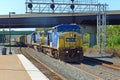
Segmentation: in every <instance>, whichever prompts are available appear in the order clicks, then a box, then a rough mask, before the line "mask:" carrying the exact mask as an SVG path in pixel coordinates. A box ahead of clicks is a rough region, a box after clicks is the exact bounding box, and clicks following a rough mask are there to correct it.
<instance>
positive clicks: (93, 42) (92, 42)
mask: <svg viewBox="0 0 120 80" xmlns="http://www.w3.org/2000/svg"><path fill="white" fill-rule="evenodd" d="M96 41H97V40H96V33H90V47H93V46H94V45H96Z"/></svg>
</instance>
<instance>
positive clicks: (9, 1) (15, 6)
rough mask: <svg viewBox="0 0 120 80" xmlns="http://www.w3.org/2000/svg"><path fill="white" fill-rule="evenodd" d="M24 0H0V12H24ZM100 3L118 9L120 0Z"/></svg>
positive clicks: (100, 0)
mask: <svg viewBox="0 0 120 80" xmlns="http://www.w3.org/2000/svg"><path fill="white" fill-rule="evenodd" d="M25 1H26V0H1V1H0V14H1V15H2V14H8V13H9V12H10V11H14V12H16V14H24V13H25ZM99 2H101V3H107V4H108V5H109V10H120V7H119V4H120V0H114V1H113V0H99Z"/></svg>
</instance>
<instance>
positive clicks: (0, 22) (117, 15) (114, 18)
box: [0, 10, 120, 28]
mask: <svg viewBox="0 0 120 80" xmlns="http://www.w3.org/2000/svg"><path fill="white" fill-rule="evenodd" d="M9 21H10V22H9ZM9 23H10V24H11V28H37V27H53V26H55V25H58V24H70V23H76V24H79V25H89V26H96V25H97V14H95V13H81V14H80V13H41V14H35V13H34V14H30V13H27V14H15V15H11V18H9V15H0V28H9ZM118 24H120V10H116V11H108V12H107V25H118Z"/></svg>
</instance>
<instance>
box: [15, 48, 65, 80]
mask: <svg viewBox="0 0 120 80" xmlns="http://www.w3.org/2000/svg"><path fill="white" fill-rule="evenodd" d="M15 52H17V54H23V55H24V56H26V57H27V58H28V59H29V60H30V61H31V62H32V63H33V64H34V65H35V66H36V67H37V68H38V69H39V70H40V71H41V72H43V73H44V74H45V75H46V76H47V77H48V78H49V79H50V80H67V79H65V78H64V77H62V76H61V75H60V74H58V73H56V72H55V71H54V70H52V69H51V68H49V67H48V66H47V65H45V64H44V63H42V62H41V61H39V60H38V59H37V58H35V57H34V56H32V55H30V54H29V53H28V52H26V50H25V49H22V50H20V49H19V50H15Z"/></svg>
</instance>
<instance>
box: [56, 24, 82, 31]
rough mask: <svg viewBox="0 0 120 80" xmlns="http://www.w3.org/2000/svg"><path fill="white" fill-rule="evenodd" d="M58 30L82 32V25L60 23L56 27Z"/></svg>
mask: <svg viewBox="0 0 120 80" xmlns="http://www.w3.org/2000/svg"><path fill="white" fill-rule="evenodd" d="M56 29H57V32H77V33H80V27H79V26H77V25H69V24H66V25H59V26H57V27H56Z"/></svg>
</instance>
